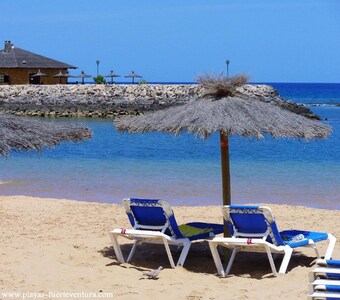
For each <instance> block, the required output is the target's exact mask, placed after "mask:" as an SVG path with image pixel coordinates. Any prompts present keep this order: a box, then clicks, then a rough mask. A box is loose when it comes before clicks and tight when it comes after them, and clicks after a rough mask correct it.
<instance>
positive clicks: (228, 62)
mask: <svg viewBox="0 0 340 300" xmlns="http://www.w3.org/2000/svg"><path fill="white" fill-rule="evenodd" d="M225 63H226V64H227V77H229V64H230V60H229V59H227V60H226V61H225Z"/></svg>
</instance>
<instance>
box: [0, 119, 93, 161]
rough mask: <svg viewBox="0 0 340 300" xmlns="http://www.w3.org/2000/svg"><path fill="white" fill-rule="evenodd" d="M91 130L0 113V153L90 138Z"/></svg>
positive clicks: (40, 148) (39, 148)
mask: <svg viewBox="0 0 340 300" xmlns="http://www.w3.org/2000/svg"><path fill="white" fill-rule="evenodd" d="M91 135H92V133H91V131H90V130H89V129H88V128H86V127H84V126H79V125H63V124H55V123H50V122H43V121H37V120H33V119H29V118H25V117H17V116H12V115H7V114H3V113H0V155H2V156H4V157H7V154H8V153H9V152H10V151H24V150H37V151H40V150H42V148H43V147H52V146H55V145H57V144H59V143H61V142H65V141H72V142H78V141H81V140H86V139H89V138H91Z"/></svg>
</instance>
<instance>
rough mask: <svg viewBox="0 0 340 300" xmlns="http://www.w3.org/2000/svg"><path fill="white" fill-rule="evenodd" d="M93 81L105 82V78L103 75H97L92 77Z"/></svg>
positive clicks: (96, 82)
mask: <svg viewBox="0 0 340 300" xmlns="http://www.w3.org/2000/svg"><path fill="white" fill-rule="evenodd" d="M93 81H94V83H95V84H105V83H106V80H105V78H104V76H103V75H98V76H96V77H93Z"/></svg>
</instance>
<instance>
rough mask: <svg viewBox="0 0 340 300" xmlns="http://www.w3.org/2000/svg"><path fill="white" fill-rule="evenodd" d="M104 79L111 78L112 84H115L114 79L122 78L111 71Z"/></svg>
mask: <svg viewBox="0 0 340 300" xmlns="http://www.w3.org/2000/svg"><path fill="white" fill-rule="evenodd" d="M104 77H111V84H113V78H114V77H120V75H118V74H116V73H114V72H113V71H112V70H111V71H110V74H108V75H106V76H104Z"/></svg>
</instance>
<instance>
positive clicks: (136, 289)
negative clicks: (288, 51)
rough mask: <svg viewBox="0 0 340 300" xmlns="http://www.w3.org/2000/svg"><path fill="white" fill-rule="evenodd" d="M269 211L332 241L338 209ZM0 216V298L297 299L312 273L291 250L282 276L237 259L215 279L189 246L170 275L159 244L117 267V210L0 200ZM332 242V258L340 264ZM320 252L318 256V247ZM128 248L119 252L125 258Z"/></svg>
mask: <svg viewBox="0 0 340 300" xmlns="http://www.w3.org/2000/svg"><path fill="white" fill-rule="evenodd" d="M270 207H271V208H272V210H273V212H274V215H275V216H276V219H277V222H278V224H279V226H280V229H281V230H283V229H291V228H294V229H306V230H308V229H312V230H319V231H325V232H330V233H332V234H334V235H335V236H336V237H338V238H339V237H340V226H339V219H340V211H337V210H333V211H331V210H320V209H313V208H307V207H293V206H287V205H270ZM174 211H175V215H176V217H177V219H178V222H179V223H183V222H189V221H195V220H199V221H207V222H218V221H219V220H221V218H222V217H221V210H220V207H218V206H209V207H207V206H205V207H204V206H201V207H184V206H181V207H174ZM0 217H1V220H2V222H1V224H2V226H1V229H0V232H1V241H2V243H1V260H0V269H1V277H0V290H1V292H2V293H4V292H22V293H45V294H48V293H50V295H53V294H51V293H55V294H54V295H57V296H59V299H61V298H63V297H62V295H63V294H61V293H63V292H64V293H66V292H68V293H81V292H82V293H85V294H83V295H85V296H86V295H89V294H86V293H98V294H97V295H98V299H99V296H104V295H105V293H111V294H108V295H107V296H108V297H104V298H108V299H110V297H109V296H112V297H111V298H112V299H160V297H162V298H164V299H190V300H193V299H305V297H306V295H307V282H308V272H309V271H310V270H312V269H313V268H314V256H313V255H314V251H313V250H312V249H306V250H305V249H304V250H302V252H297V253H296V255H295V256H294V257H293V258H292V260H291V262H290V265H289V267H288V273H287V274H286V275H285V276H282V277H278V278H275V277H273V276H272V275H271V273H270V267H269V264H268V261H267V258H266V257H265V256H263V255H261V254H260V255H258V254H257V255H242V254H239V256H238V257H237V258H236V261H235V263H234V267H233V269H232V274H231V275H230V276H229V277H227V278H219V277H218V276H216V269H215V265H214V263H213V260H212V257H211V254H210V251H209V247H208V245H207V243H206V242H202V243H196V244H194V245H193V246H192V248H191V250H190V252H189V255H188V258H187V260H186V263H185V265H184V267H178V268H176V269H171V268H170V266H169V263H168V261H167V257H166V254H165V251H164V249H163V247H162V246H159V247H157V246H156V247H155V246H141V247H140V248H139V249H137V251H136V254H135V257H134V259H133V261H132V263H125V264H122V265H119V264H118V263H117V260H116V258H115V255H114V252H113V249H112V247H111V244H110V239H109V235H108V232H109V231H110V230H111V229H114V228H121V227H129V223H128V220H127V217H126V214H125V212H124V209H123V207H122V206H121V205H112V204H97V203H87V202H80V201H72V200H57V199H43V198H33V197H24V196H15V197H14V196H11V197H3V196H2V197H0ZM123 241H124V240H123ZM339 241H340V240H338V241H337V244H336V246H335V250H334V253H333V257H334V258H340V243H339ZM124 242H125V241H124ZM320 246H321V248H320V249H321V253H322V254H324V252H325V249H326V243H321V244H320ZM129 249H130V247H129V246H125V245H124V246H123V251H124V254H125V255H126V254H127V251H128V250H129ZM160 265H162V266H164V270H163V271H162V272H161V274H160V278H159V279H158V280H148V279H145V278H144V277H143V276H142V274H143V272H145V271H147V270H150V269H154V268H157V267H158V266H160ZM58 293H59V294H58ZM27 295H28V294H26V296H27ZM64 295H66V294H64ZM93 295H95V294H93ZM31 296H32V294H31ZM0 298H1V297H0ZM2 298H3V299H6V298H5V296H4V294H2ZM12 298H13V299H16V298H15V297H13V296H12ZM12 298H10V297H7V299H12ZM21 298H22V295H21ZM64 298H65V299H67V297H66V296H65V297H64ZM73 298H74V297H73ZM83 298H84V297H83ZM91 298H94V299H95V297H91ZM19 299H20V298H19ZM79 299H81V297H79ZM101 299H103V298H101Z"/></svg>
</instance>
